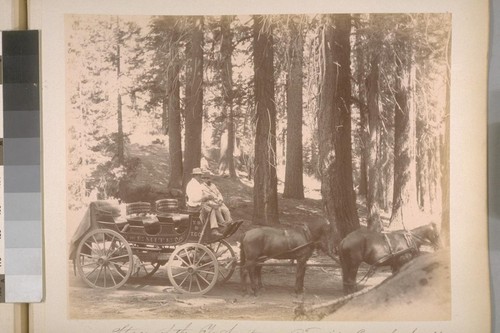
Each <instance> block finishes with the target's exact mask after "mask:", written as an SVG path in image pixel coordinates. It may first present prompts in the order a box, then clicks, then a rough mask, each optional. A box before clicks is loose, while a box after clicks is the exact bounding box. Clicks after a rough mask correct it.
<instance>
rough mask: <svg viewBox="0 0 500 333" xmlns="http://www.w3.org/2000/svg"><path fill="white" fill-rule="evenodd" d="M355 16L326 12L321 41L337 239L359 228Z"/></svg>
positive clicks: (325, 165) (324, 126) (321, 125)
mask: <svg viewBox="0 0 500 333" xmlns="http://www.w3.org/2000/svg"><path fill="white" fill-rule="evenodd" d="M350 31H351V16H350V15H348V14H342V15H326V16H325V24H324V27H323V31H322V36H321V38H322V42H321V50H320V52H321V68H322V73H320V75H321V76H320V80H321V91H320V96H319V110H318V132H319V133H318V134H319V155H320V156H319V158H320V167H321V173H322V177H321V178H322V179H321V194H322V197H323V205H324V207H325V210H326V216H327V218H328V219H329V220H330V222H331V227H332V230H331V232H332V234H333V235H332V236H333V239H334V241H335V242H337V241H339V240H340V239H342V238H344V237H345V236H346V235H347V234H348V233H350V232H351V231H353V230H355V229H357V228H359V219H358V215H357V211H356V197H355V193H354V188H353V180H352V152H351V118H350V116H351V113H350V100H351V81H350V79H351V76H350V75H351V73H350V40H349V38H350Z"/></svg>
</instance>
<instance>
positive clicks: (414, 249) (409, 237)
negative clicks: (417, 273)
mask: <svg viewBox="0 0 500 333" xmlns="http://www.w3.org/2000/svg"><path fill="white" fill-rule="evenodd" d="M391 233H393V232H388V231H382V235H384V239H385V241H386V243H387V245H388V246H389V254H388V255H387V256H384V257H382V258H380V259H379V260H378V261H377V262H376V263H375V264H374V266H377V265H380V264H382V263H384V262H385V261H387V260H390V259H392V258H395V257H399V256H402V255H404V254H406V253H408V252H410V253H411V254H413V255H415V254H417V253H418V252H420V251H419V249H418V246H417V244H415V240H414V239H413V238H414V237H415V236H414V235H413V234H412V233H411V232H410V231H408V230H405V231H403V232H398V233H397V234H401V235H402V236H403V237H404V239H405V241H406V245H407V247H406V248H404V249H402V250H399V251H396V252H394V249H393V246H392V244H391V238H390V237H389V234H391Z"/></svg>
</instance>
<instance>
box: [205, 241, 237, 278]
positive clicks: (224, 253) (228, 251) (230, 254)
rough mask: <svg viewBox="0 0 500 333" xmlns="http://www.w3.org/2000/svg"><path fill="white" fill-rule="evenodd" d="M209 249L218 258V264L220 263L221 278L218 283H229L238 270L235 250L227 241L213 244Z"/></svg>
mask: <svg viewBox="0 0 500 333" xmlns="http://www.w3.org/2000/svg"><path fill="white" fill-rule="evenodd" d="M208 247H209V248H210V250H212V251H213V253H214V254H215V258H217V262H218V263H219V277H218V279H217V282H218V283H224V282H227V281H228V280H229V279H230V278H231V276H232V275H233V273H234V270H235V269H236V254H235V253H234V250H233V248H232V247H231V245H229V243H228V242H227V241H225V240H221V241H220V242H216V243H211V244H209V245H208Z"/></svg>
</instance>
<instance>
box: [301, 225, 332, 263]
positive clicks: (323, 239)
mask: <svg viewBox="0 0 500 333" xmlns="http://www.w3.org/2000/svg"><path fill="white" fill-rule="evenodd" d="M307 228H308V229H309V231H310V233H311V241H313V242H314V244H315V247H316V248H317V249H319V250H321V251H323V252H324V253H325V254H326V255H328V256H330V257H332V256H333V254H334V252H335V249H334V240H333V233H332V232H331V230H330V229H331V228H330V222H329V221H328V220H326V219H320V220H314V221H310V223H308V224H307Z"/></svg>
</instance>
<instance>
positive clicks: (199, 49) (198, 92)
mask: <svg viewBox="0 0 500 333" xmlns="http://www.w3.org/2000/svg"><path fill="white" fill-rule="evenodd" d="M190 23H191V32H190V34H191V36H190V41H189V44H188V46H187V58H188V59H187V67H186V71H187V73H186V79H187V81H186V113H185V119H186V131H185V144H184V176H183V186H186V185H187V182H188V181H189V179H190V178H191V171H192V169H193V168H196V167H199V166H200V159H201V134H202V133H201V132H202V126H203V16H196V17H192V18H190Z"/></svg>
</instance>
